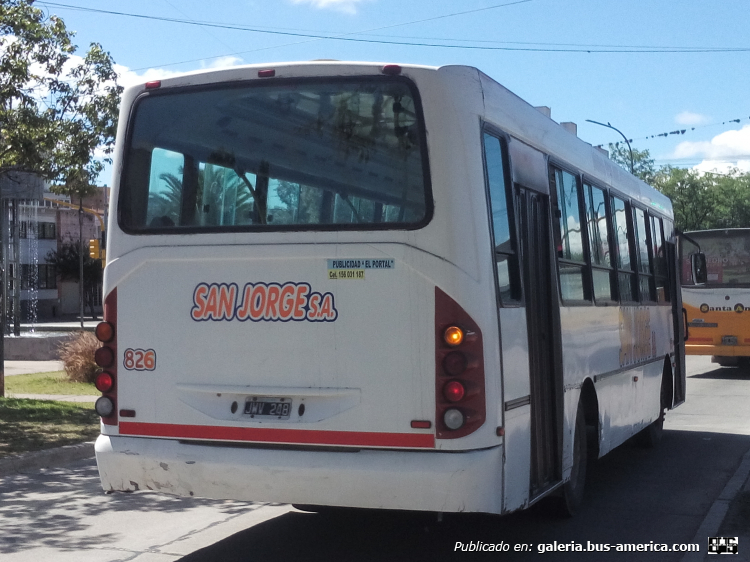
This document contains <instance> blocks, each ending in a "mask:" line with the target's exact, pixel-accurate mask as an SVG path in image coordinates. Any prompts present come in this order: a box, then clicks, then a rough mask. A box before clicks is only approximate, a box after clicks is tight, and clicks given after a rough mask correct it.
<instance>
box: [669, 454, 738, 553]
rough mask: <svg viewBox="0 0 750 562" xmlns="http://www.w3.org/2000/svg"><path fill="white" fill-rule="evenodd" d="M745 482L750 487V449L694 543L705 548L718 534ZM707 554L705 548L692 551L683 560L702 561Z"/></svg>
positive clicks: (712, 506) (700, 528) (702, 524)
mask: <svg viewBox="0 0 750 562" xmlns="http://www.w3.org/2000/svg"><path fill="white" fill-rule="evenodd" d="M743 484H744V485H745V487H746V488H750V450H748V451H746V452H745V454H744V455H743V457H742V460H741V461H740V466H739V467H737V470H736V471H735V472H734V474H733V475H732V477H731V478H730V479H729V481H728V482H727V484H726V486H724V490H722V492H721V494H719V497H718V498H716V500H715V501H714V503H713V505H711V509H709V510H708V513H707V514H706V517H705V518H704V519H703V523H701V526H700V527H699V528H698V531H696V533H695V536H694V537H693V540H692V542H693V544H699V545H702V547H701V548H702V549H705V547H706V541H707V540H708V537H715V536H717V534H718V532H719V529H720V528H721V526H722V524H723V523H724V518H725V517H726V515H727V512H728V511H729V506H730V504H731V503H732V501H733V500H734V499H735V497H736V496H737V494H739V492H740V490H742V487H743ZM706 556H709V555H708V553H707V552H705V550H701V551H700V552H690V553H688V554H686V555H685V556H683V558H682V560H681V562H701V561H703V560H704V559H705V558H706ZM709 557H710V556H709Z"/></svg>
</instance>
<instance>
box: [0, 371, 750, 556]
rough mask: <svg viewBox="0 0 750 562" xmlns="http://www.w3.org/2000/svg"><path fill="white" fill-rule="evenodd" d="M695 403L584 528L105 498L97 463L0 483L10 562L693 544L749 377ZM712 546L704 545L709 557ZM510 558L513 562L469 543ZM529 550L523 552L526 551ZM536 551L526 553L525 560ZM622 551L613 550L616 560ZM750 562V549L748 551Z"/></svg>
mask: <svg viewBox="0 0 750 562" xmlns="http://www.w3.org/2000/svg"><path fill="white" fill-rule="evenodd" d="M688 369H689V378H688V400H687V402H686V404H684V405H683V406H681V407H680V408H678V409H677V410H675V411H673V412H670V414H669V415H668V417H667V423H666V431H665V435H664V439H663V441H662V443H661V444H660V445H659V446H658V447H657V448H656V449H652V450H644V449H640V448H637V447H635V446H632V445H630V444H625V445H623V446H622V447H619V448H618V449H616V450H615V451H613V452H612V453H610V454H609V455H607V456H606V457H604V458H603V459H601V460H600V461H598V462H596V463H593V464H592V465H591V466H590V469H589V480H588V483H587V493H586V498H585V500H584V504H583V506H582V509H581V511H580V512H579V514H578V515H577V516H576V517H575V518H573V519H558V518H556V517H554V516H553V515H551V514H549V513H548V512H547V511H546V510H545V509H544V508H543V506H540V507H536V508H534V509H532V510H530V511H527V512H522V513H519V514H515V515H511V516H506V517H494V516H479V515H446V516H445V518H444V520H443V521H442V522H438V521H437V520H436V517H435V516H434V515H421V514H404V513H394V512H385V513H378V512H356V511H346V512H336V513H332V514H308V513H301V512H298V511H296V510H293V509H292V508H290V507H289V506H270V505H258V504H248V503H241V502H217V501H208V500H198V499H179V498H171V497H168V496H160V495H157V494H153V493H146V492H139V493H134V494H112V495H105V494H103V493H101V490H100V488H99V487H98V479H97V474H96V469H95V466H94V464H93V463H92V462H91V461H81V462H79V463H76V464H74V465H71V466H68V467H64V468H58V469H50V470H46V471H38V472H35V473H33V474H27V475H17V476H11V477H6V478H0V529H2V532H1V533H0V557H1V558H2V560H3V562H31V561H33V562H38V561H39V560H45V561H47V560H49V561H54V562H67V561H69V560H70V561H76V562H86V561H88V560H91V561H94V560H96V561H97V562H110V561H112V562H114V561H118V560H121V561H135V562H167V561H176V560H179V561H181V562H214V561H216V562H218V561H221V562H234V561H237V562H239V561H243V562H244V561H255V560H262V561H264V562H291V561H296V560H313V561H316V560H320V561H323V560H325V561H332V560H335V561H338V560H358V561H359V560H365V561H368V560H372V561H381V560H382V561H386V560H387V561H393V560H404V561H406V560H409V561H420V560H430V561H433V560H452V559H465V558H466V557H467V556H470V557H472V558H475V557H480V558H494V559H503V560H513V561H515V560H528V559H531V558H536V557H538V556H540V552H539V548H540V545H554V544H555V542H557V543H558V548H559V545H560V544H566V545H571V544H582V545H584V546H586V545H587V544H588V543H592V544H599V545H605V544H606V545H615V544H623V543H627V544H631V543H632V544H636V543H643V544H647V545H648V544H650V543H651V541H653V543H654V544H668V545H669V546H670V547H671V546H672V545H673V544H674V543H692V542H693V541H694V538H696V537H695V535H696V531H697V530H698V528H699V527H700V525H701V523H702V522H703V521H704V518H705V517H706V514H707V513H708V511H709V509H710V508H711V506H712V504H713V503H714V501H715V500H716V498H717V497H718V496H719V494H720V493H721V492H722V490H723V489H724V486H725V485H726V483H727V482H728V481H729V479H730V478H731V477H732V475H733V474H735V472H736V471H737V469H738V467H739V465H740V462H741V460H742V457H743V455H745V453H746V452H747V451H748V450H750V417H749V416H748V415H747V411H748V410H747V404H748V401H749V400H750V374H747V373H741V372H739V371H738V370H737V369H730V368H717V367H715V366H713V365H711V364H710V363H709V362H708V360H707V359H705V358H689V360H688ZM706 539H707V537H705V538H700V547H701V551H702V552H705V551H706ZM457 542H461V543H464V544H470V543H475V544H476V543H486V544H493V545H496V544H507V545H508V547H509V551H507V552H503V553H497V552H487V553H477V552H473V553H469V552H462V551H460V550H459V551H456V550H455V549H456V543H457ZM517 545H518V547H519V548H526V549H528V550H527V551H526V552H514V548H515V547H516V546H517ZM524 545H525V546H524ZM612 548H614V546H613V547H612ZM745 549H750V544H748V545H745ZM542 556H547V557H551V559H553V560H580V559H581V557H582V556H583V557H584V558H588V559H591V560H609V559H614V560H617V559H619V560H628V561H638V560H650V561H661V560H665V561H682V560H683V559H684V554H683V553H680V552H669V553H661V552H640V553H633V552H629V553H623V554H618V553H616V552H614V551H610V552H607V553H606V554H604V553H602V554H594V553H580V552H561V551H559V550H558V551H556V552H547V553H545V554H543V555H542Z"/></svg>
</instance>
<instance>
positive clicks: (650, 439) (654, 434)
mask: <svg viewBox="0 0 750 562" xmlns="http://www.w3.org/2000/svg"><path fill="white" fill-rule="evenodd" d="M663 434H664V413H663V412H662V414H661V416H660V417H659V419H658V420H656V421H655V422H653V423H651V424H649V426H648V427H646V429H642V430H641V431H640V432H639V433H638V434H637V435H636V436H635V437H636V442H637V443H638V445H640V446H641V447H643V448H644V449H653V448H654V447H656V446H657V445H658V444H659V442H660V441H661V437H662V435H663Z"/></svg>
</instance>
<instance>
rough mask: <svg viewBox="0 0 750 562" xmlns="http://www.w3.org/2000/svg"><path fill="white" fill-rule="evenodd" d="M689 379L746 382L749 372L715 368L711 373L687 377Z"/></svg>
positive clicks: (746, 369) (732, 368)
mask: <svg viewBox="0 0 750 562" xmlns="http://www.w3.org/2000/svg"><path fill="white" fill-rule="evenodd" d="M688 378H691V379H712V380H727V381H746V380H748V379H750V370H748V368H747V367H717V368H716V369H714V370H713V371H708V372H707V373H700V374H697V375H688Z"/></svg>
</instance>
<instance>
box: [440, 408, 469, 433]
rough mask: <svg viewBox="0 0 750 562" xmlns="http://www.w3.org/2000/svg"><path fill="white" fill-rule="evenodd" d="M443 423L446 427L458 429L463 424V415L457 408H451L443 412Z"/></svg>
mask: <svg viewBox="0 0 750 562" xmlns="http://www.w3.org/2000/svg"><path fill="white" fill-rule="evenodd" d="M443 423H444V424H445V427H447V428H448V429H453V430H456V429H460V428H461V427H463V425H464V415H463V414H462V413H461V410H459V409H458V408H451V409H450V410H446V411H445V414H443Z"/></svg>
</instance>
